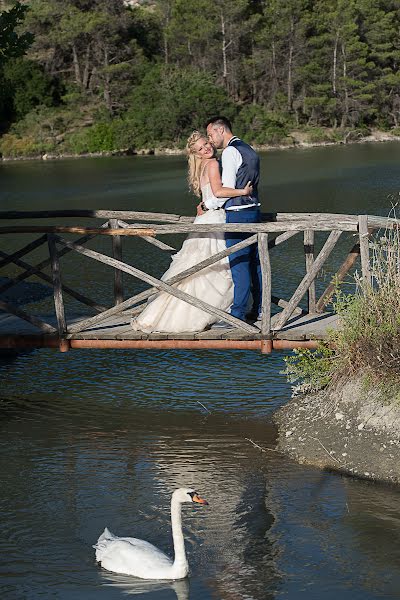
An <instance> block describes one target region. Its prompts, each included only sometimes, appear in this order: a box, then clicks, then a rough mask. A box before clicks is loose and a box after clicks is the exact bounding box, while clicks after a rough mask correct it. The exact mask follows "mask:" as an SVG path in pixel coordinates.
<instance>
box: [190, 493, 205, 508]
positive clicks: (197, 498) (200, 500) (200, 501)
mask: <svg viewBox="0 0 400 600" xmlns="http://www.w3.org/2000/svg"><path fill="white" fill-rule="evenodd" d="M192 500H193V502H197V504H204V505H205V506H208V502H207V500H204V498H201V497H200V496H199V495H198V494H193V496H192Z"/></svg>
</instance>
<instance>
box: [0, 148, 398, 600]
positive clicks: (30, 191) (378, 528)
mask: <svg viewBox="0 0 400 600" xmlns="http://www.w3.org/2000/svg"><path fill="white" fill-rule="evenodd" d="M262 169H263V170H262V175H263V185H262V190H261V194H262V199H263V209H264V210H272V211H275V210H278V211H289V212H301V211H305V212H311V211H316V212H346V213H357V214H361V213H370V214H380V215H386V214H387V213H388V212H389V210H390V207H391V202H392V200H393V199H394V200H395V199H396V198H397V195H398V191H399V190H400V146H399V145H397V144H394V143H390V144H382V145H362V146H349V147H343V148H338V147H335V148H322V149H312V150H306V151H284V152H269V153H267V154H264V155H263V157H262ZM0 182H1V188H0V199H1V208H2V209H10V210H11V209H19V210H23V209H27V210H33V209H49V208H54V209H62V208H103V209H105V208H110V209H111V208H113V209H129V210H146V211H161V212H164V211H165V212H174V213H180V214H192V213H193V210H194V205H195V202H194V201H193V199H192V198H191V197H190V196H189V195H188V194H187V193H186V190H185V162H184V159H183V157H172V158H159V157H137V158H136V157H134V158H113V159H92V160H69V161H60V162H46V163H41V162H31V163H18V164H17V163H13V164H11V163H10V164H0ZM171 241H172V242H173V243H174V244H175V245H176V246H177V247H178V246H179V244H180V243H181V238H179V236H173V238H171ZM322 241H323V236H321V239H320V240H319V242H318V243H319V244H321V243H322ZM345 241H346V243H348V244H349V245H350V247H351V244H352V243H353V240H352V238H351V236H348V238H347V239H346V240H345ZM131 242H132V243H131ZM1 243H2V244H5V245H6V247H7V249H9V248H11V247H15V248H16V247H18V245H21V243H20V241H19V239H18V240H17V239H15V237H13V239H7V243H6V241H5V238H2V240H1ZM91 244H92V247H94V248H98V249H101V250H103V251H105V252H109V246H110V240H105V239H102V240H100V241H95V242H92V243H91ZM301 250H302V249H301V240H296V239H293V240H291V241H290V242H289V243H288V244H287V246H286V247H285V248H283V247H282V249H281V251H280V252H279V254H276V255H275V256H273V274H274V276H273V288H274V292H276V293H277V294H278V293H280V294H282V295H285V296H286V297H287V296H288V295H289V292H290V289H293V288H294V287H295V286H296V285H297V284H298V282H299V277H301V273H302V272H303V271H302V269H303V268H304V266H303V264H302V262H301V261H300V260H299V258H301ZM339 254H340V252H339ZM35 257H36V258H37V259H39V258H40V251H38V252H37V253H36V254H34V255H32V260H33V259H34V258H35ZM124 257H125V258H127V259H130V260H132V262H133V264H135V265H138V266H142V267H143V268H147V269H148V270H150V271H152V272H154V273H155V274H158V275H159V274H160V273H161V272H162V270H163V269H164V268H165V267H166V266H167V264H168V260H169V258H168V256H167V255H164V254H163V255H161V256H160V253H159V251H158V250H157V249H154V248H153V247H150V248H148V247H147V245H146V243H145V242H143V240H132V241H129V244H125V247H124ZM339 259H340V257H339V256H338V257H337V258H336V259H335V260H336V261H338V260H339ZM27 260H28V258H27ZM29 260H31V257H29ZM84 260H86V259H84ZM77 265H79V268H78V267H77ZM81 265H82V259H80V262H79V260H78V262H77V260H76V257H73V256H72V255H68V257H65V259H63V263H62V268H63V275H64V276H65V278H66V281H67V283H68V284H69V285H71V286H72V287H78V288H79V289H81V290H82V291H83V292H85V293H87V294H89V295H92V296H93V297H95V298H97V299H101V300H102V301H103V302H111V301H112V277H111V275H110V272H109V271H108V270H107V269H106V268H105V267H103V266H101V265H95V264H92V263H91V261H89V260H87V261H86V263H85V268H86V278H84V277H82V270H81ZM18 272H19V270H18V269H17V268H12V267H10V268H9V270H8V271H7V274H8V275H10V276H11V275H14V274H16V273H18ZM326 278H327V279H328V278H329V272H327V274H326ZM125 283H126V286H127V290H126V293H127V294H128V293H130V292H131V291H132V293H133V291H134V290H137V289H141V284H140V283H138V282H137V281H135V280H130V279H128V278H126V279H125ZM321 285H322V284H321ZM50 308H51V302H50V300H49V299H47V300H44V301H43V302H42V303H41V304H40V305H39V307H38V310H43V311H45V310H50ZM78 309H79V310H81V307H79V306H78V305H77V304H76V303H75V302H70V303H69V305H68V310H69V312H70V313H71V314H72V313H74V312H76V311H77V310H78ZM282 357H283V355H282V354H279V353H275V354H273V355H271V356H262V355H260V354H258V353H256V352H244V351H231V352H218V351H202V352H200V351H199V352H193V351H191V352H189V351H180V352H178V351H137V352H135V351H122V350H114V351H111V350H107V351H100V350H75V351H71V352H68V353H66V354H60V353H58V352H55V351H52V350H41V351H35V352H30V353H24V354H19V355H18V356H17V357H14V358H13V359H11V358H10V359H8V360H5V359H3V360H2V362H1V363H0V378H1V392H0V482H1V483H0V514H1V520H0V595H1V597H2V598H5V599H10V600H11V599H18V600H20V599H21V600H22V599H32V600H33V599H39V598H40V599H47V598H49V599H50V598H57V599H63V600H64V599H65V600H70V599H71V600H75V599H79V600H80V599H85V600H86V599H89V600H90V599H92V598H93V599H94V598H96V599H103V598H104V599H107V600H109V599H110V600H111V599H116V598H124V597H126V596H127V595H135V596H136V597H137V598H146V599H147V600H164V599H165V600H171V599H176V598H178V600H188V599H190V600H200V599H201V600H209V599H213V600H214V599H215V600H239V599H240V600H242V599H243V600H244V599H246V600H247V599H254V600H269V599H279V598H285V599H290V600H297V599H303V598H304V599H307V600H314V599H315V600H317V599H318V600H319V599H320V598H324V599H327V600H330V599H334V598H335V599H336V598H338V597H341V598H344V599H346V600H347V599H349V600H350V599H351V600H358V599H361V598H362V599H363V600H378V599H381V598H398V597H399V596H400V581H399V564H400V550H399V549H400V518H399V500H400V497H399V496H400V495H399V491H398V490H397V489H396V488H390V487H385V486H379V485H375V484H371V483H367V482H362V481H356V480H351V479H348V478H342V477H340V476H338V475H336V474H333V473H324V472H320V471H319V470H317V469H313V468H309V467H305V466H301V465H296V464H294V463H292V462H290V461H288V460H286V459H285V458H283V457H282V456H280V455H279V454H277V453H276V452H274V442H275V431H274V428H273V425H272V423H271V415H272V413H273V411H274V410H276V408H278V407H279V406H281V405H282V404H284V403H285V402H287V400H288V399H289V397H290V388H289V385H288V384H287V382H286V381H285V377H284V376H283V375H282V374H281V370H282V369H283V360H282ZM179 486H193V487H195V488H196V489H197V490H198V492H199V493H200V494H201V495H203V496H204V497H205V498H207V500H208V501H209V502H210V506H209V507H192V506H186V507H185V508H184V530H185V535H186V540H187V542H186V546H187V552H188V557H189V563H190V568H191V574H190V578H189V579H188V580H186V581H183V582H179V583H175V584H170V583H163V582H155V583H148V582H141V581H139V580H135V579H134V578H132V577H120V576H115V575H112V574H108V573H107V572H105V571H103V570H101V569H100V568H99V567H98V566H97V565H96V563H95V561H94V550H93V549H92V544H93V543H95V541H96V540H97V537H98V536H99V534H100V533H101V531H102V530H103V528H104V527H105V526H106V525H107V526H108V527H109V528H110V529H111V530H112V531H114V532H115V533H116V534H118V535H132V536H136V537H140V538H143V539H146V540H148V541H151V542H153V543H154V544H156V545H158V546H159V547H160V548H162V549H163V550H164V551H166V552H168V553H170V552H171V540H170V524H169V502H170V495H171V492H172V491H173V490H174V489H175V488H176V487H179Z"/></svg>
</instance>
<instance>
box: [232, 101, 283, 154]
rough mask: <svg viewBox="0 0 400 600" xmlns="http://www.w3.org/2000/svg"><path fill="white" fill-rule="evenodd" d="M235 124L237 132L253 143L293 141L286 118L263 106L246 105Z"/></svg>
mask: <svg viewBox="0 0 400 600" xmlns="http://www.w3.org/2000/svg"><path fill="white" fill-rule="evenodd" d="M234 125H235V133H236V134H237V135H238V136H239V137H243V138H244V139H245V140H246V141H248V142H250V143H252V144H280V143H287V144H288V143H291V140H290V138H289V137H288V131H287V126H286V124H285V122H284V120H283V119H280V118H279V116H277V115H274V114H273V113H270V112H269V111H268V110H267V109H265V108H264V107H262V106H257V105H254V104H253V105H250V106H244V107H243V108H242V110H241V111H240V113H239V115H238V116H237V117H236V119H235V122H234Z"/></svg>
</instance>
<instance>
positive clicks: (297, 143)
mask: <svg viewBox="0 0 400 600" xmlns="http://www.w3.org/2000/svg"><path fill="white" fill-rule="evenodd" d="M395 141H397V142H400V130H399V132H398V135H395V134H393V133H391V132H389V131H380V130H372V131H369V132H368V133H367V134H364V133H360V132H359V131H357V130H354V131H352V130H350V131H346V132H345V134H343V135H342V137H341V138H340V135H338V134H336V139H335V138H334V137H333V135H332V130H331V129H327V130H326V131H325V130H324V129H321V128H318V129H315V132H313V131H312V130H311V131H307V132H302V131H293V132H291V133H290V134H289V136H288V138H287V140H286V141H285V143H276V144H254V145H253V147H254V148H255V149H256V150H257V151H258V152H268V151H273V150H293V149H307V148H316V147H326V146H340V145H349V144H367V143H382V142H395ZM0 147H1V138H0ZM184 154H185V150H184V149H183V148H180V147H173V146H172V147H157V146H155V147H154V148H138V149H133V148H126V149H120V150H104V151H98V152H83V153H70V152H60V153H57V152H44V153H40V154H32V155H30V154H27V155H17V156H7V155H2V154H1V153H0V161H3V162H14V161H29V160H45V161H46V160H61V159H70V158H74V159H79V158H101V157H111V156H174V155H175V156H179V155H184Z"/></svg>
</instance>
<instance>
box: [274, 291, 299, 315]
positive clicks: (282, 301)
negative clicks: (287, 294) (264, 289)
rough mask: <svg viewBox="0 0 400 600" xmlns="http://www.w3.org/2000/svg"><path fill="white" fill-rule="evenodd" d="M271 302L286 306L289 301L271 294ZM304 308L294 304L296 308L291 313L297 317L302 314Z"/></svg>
mask: <svg viewBox="0 0 400 600" xmlns="http://www.w3.org/2000/svg"><path fill="white" fill-rule="evenodd" d="M271 302H272V304H276V306H280V307H281V308H286V307H287V305H288V304H289V302H288V301H287V300H283V299H282V298H278V296H274V295H272V296H271ZM304 314H305V313H304V310H303V309H302V308H300V307H299V306H296V308H295V309H294V310H293V312H292V315H293V316H295V317H297V316H300V315H304Z"/></svg>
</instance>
